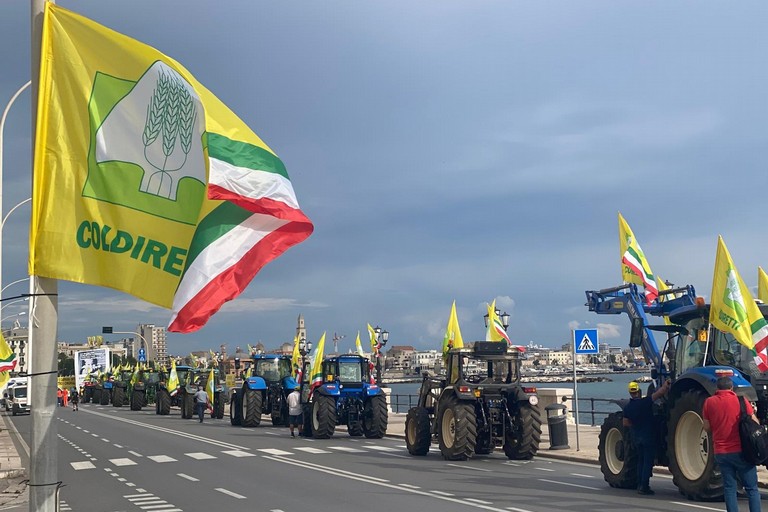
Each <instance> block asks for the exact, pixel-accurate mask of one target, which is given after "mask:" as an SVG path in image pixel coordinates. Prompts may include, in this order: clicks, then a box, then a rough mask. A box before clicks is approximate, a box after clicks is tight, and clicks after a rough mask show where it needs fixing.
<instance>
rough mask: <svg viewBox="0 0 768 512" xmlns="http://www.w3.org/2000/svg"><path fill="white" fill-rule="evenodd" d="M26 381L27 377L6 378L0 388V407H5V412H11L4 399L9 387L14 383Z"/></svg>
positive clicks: (24, 382)
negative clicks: (0, 395) (6, 380)
mask: <svg viewBox="0 0 768 512" xmlns="http://www.w3.org/2000/svg"><path fill="white" fill-rule="evenodd" d="M26 383H27V377H11V378H10V379H8V382H7V383H6V384H5V387H4V388H0V393H2V397H0V407H2V408H3V409H5V412H11V408H10V406H9V404H8V403H6V401H5V397H6V393H7V392H8V390H9V389H10V388H12V387H13V386H15V385H16V384H26Z"/></svg>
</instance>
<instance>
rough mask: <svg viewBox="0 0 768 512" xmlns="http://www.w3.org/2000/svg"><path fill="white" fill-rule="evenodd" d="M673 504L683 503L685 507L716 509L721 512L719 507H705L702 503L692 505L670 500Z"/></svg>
mask: <svg viewBox="0 0 768 512" xmlns="http://www.w3.org/2000/svg"><path fill="white" fill-rule="evenodd" d="M670 503H672V504H674V505H685V506H686V507H693V508H700V509H703V510H717V512H723V509H721V508H713V507H705V506H704V505H694V504H693V503H686V502H684V501H670Z"/></svg>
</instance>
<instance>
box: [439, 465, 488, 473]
mask: <svg viewBox="0 0 768 512" xmlns="http://www.w3.org/2000/svg"><path fill="white" fill-rule="evenodd" d="M446 466H453V467H454V468H462V469H471V470H474V471H485V472H486V473H491V472H493V470H492V469H485V468H475V467H472V466H462V465H461V464H446Z"/></svg>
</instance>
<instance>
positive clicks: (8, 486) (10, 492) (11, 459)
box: [0, 414, 28, 506]
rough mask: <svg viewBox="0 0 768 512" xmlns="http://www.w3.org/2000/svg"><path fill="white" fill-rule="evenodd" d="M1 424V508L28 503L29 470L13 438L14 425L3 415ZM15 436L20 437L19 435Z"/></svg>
mask: <svg viewBox="0 0 768 512" xmlns="http://www.w3.org/2000/svg"><path fill="white" fill-rule="evenodd" d="M2 417H3V419H2V422H0V506H4V505H10V504H23V503H26V501H27V496H28V492H27V489H28V487H27V483H26V479H27V469H26V468H25V467H24V466H22V463H21V457H20V456H19V452H18V451H17V450H16V445H15V444H14V442H13V439H12V437H11V430H12V429H13V428H14V426H13V423H11V422H10V420H8V418H7V417H6V415H5V414H2ZM15 435H18V434H17V433H16V434H15Z"/></svg>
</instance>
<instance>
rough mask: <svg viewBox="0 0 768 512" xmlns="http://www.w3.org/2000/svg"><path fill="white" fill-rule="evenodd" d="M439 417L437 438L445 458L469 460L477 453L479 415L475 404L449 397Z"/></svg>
mask: <svg viewBox="0 0 768 512" xmlns="http://www.w3.org/2000/svg"><path fill="white" fill-rule="evenodd" d="M439 414H440V416H439V417H438V418H437V421H438V423H437V425H438V433H437V439H438V441H439V444H440V453H442V454H443V458H444V459H445V460H467V459H469V458H471V457H472V455H474V453H475V445H476V444H477V417H476V416H475V408H474V406H473V404H471V403H466V402H460V401H459V400H458V399H457V398H456V397H455V396H454V397H451V398H448V401H447V403H446V404H445V405H444V406H443V407H442V408H441V409H440V413H439Z"/></svg>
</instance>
